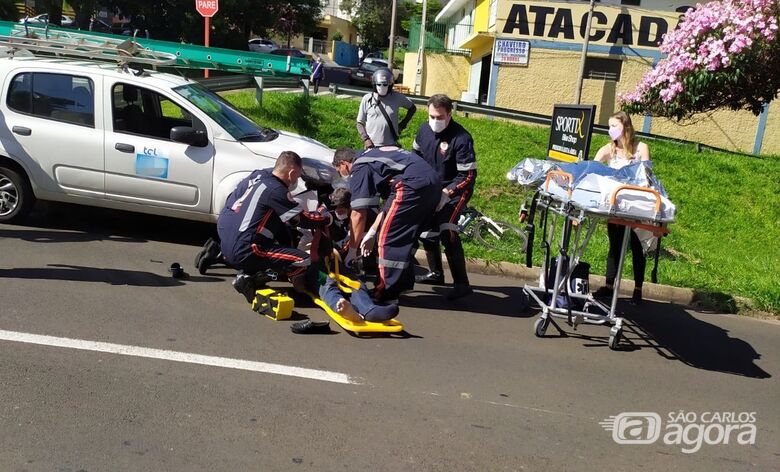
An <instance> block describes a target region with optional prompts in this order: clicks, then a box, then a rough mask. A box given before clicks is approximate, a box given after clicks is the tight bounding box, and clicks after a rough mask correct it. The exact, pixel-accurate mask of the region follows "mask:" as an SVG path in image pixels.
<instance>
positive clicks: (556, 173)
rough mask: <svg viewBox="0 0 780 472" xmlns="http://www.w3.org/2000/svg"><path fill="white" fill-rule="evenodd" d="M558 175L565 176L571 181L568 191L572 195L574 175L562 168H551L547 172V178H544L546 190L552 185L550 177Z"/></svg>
mask: <svg viewBox="0 0 780 472" xmlns="http://www.w3.org/2000/svg"><path fill="white" fill-rule="evenodd" d="M556 175H557V176H559V177H565V178H566V180H568V181H569V190H568V192H566V193H567V194H568V195H569V196H570V197H571V192H572V190H574V176H573V175H571V174H570V173H568V172H564V171H562V170H551V171H550V172H548V173H547V178H546V179H545V180H544V190H545V191H547V189H548V187H549V186H550V178H551V177H555V176H556Z"/></svg>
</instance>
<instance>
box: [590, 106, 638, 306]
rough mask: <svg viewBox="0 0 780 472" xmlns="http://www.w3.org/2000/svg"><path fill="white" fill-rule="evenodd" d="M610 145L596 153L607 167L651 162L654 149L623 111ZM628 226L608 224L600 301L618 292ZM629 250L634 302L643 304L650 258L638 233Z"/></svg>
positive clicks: (615, 118)
mask: <svg viewBox="0 0 780 472" xmlns="http://www.w3.org/2000/svg"><path fill="white" fill-rule="evenodd" d="M608 123H609V138H610V142H609V143H607V144H605V145H604V146H602V147H601V149H599V150H598V152H597V153H596V157H595V159H594V160H595V161H597V162H601V163H602V164H606V165H608V166H609V167H611V168H613V169H620V168H621V167H625V166H627V165H629V164H636V163H638V162H643V161H649V160H650V148H649V147H648V146H647V144H645V143H642V142H639V140H638V139H637V137H636V132H635V131H634V125H633V124H632V123H631V117H630V116H628V115H627V114H626V113H625V112H622V111H619V112H617V113H615V114H614V115H612V116H611V117H609V121H608ZM625 228H626V227H625V226H623V225H618V224H613V223H608V224H607V237H608V238H609V251H608V253H607V273H606V279H607V280H606V286H604V287H601V288H600V289H598V290H597V291H596V293H595V294H594V296H596V297H597V298H611V297H612V292H613V290H614V284H615V278H616V277H617V266H618V263H619V262H620V261H619V259H620V250H621V248H622V247H623V236H624V234H625ZM629 233H630V235H631V236H630V240H629V243H630V244H629V246H630V247H631V261H632V264H633V269H634V291H633V293H632V295H631V302H632V303H634V304H637V305H638V304H640V303H642V285H643V284H644V281H645V266H646V265H647V258H646V257H645V253H644V248H643V247H642V243H641V241H640V240H639V237H638V236H637V234H636V232H635V231H633V230H632V231H630V232H629Z"/></svg>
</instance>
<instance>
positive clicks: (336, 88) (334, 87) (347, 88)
mask: <svg viewBox="0 0 780 472" xmlns="http://www.w3.org/2000/svg"><path fill="white" fill-rule="evenodd" d="M291 80H293V79H290V78H284V79H282V78H278V79H277V78H273V77H271V78H269V77H265V78H264V79H263V86H264V87H275V86H279V85H268V82H271V83H272V84H273V83H275V82H279V83H282V82H284V81H286V83H287V84H288V85H286V86H287V87H299V86H300V85H301V84H300V79H295V80H297V81H298V84H292V83H291ZM198 81H199V82H200V83H202V84H203V85H204V86H206V87H207V88H208V89H210V90H213V91H215V92H221V91H226V90H236V89H241V88H252V87H254V86H255V82H254V79H253V78H252V76H248V75H237V76H224V77H213V78H209V79H198ZM274 81H275V82H274ZM282 86H284V85H282ZM328 89H329V90H330V92H331V93H333V94H334V95H352V96H356V97H362V96H363V95H365V94H366V93H368V92H370V91H371V89H368V88H363V87H355V86H354V85H344V84H330V85H329V86H328ZM407 97H408V98H409V99H410V100H411V101H412V103H414V104H415V105H422V106H425V105H426V104H427V103H428V98H429V97H425V96H422V95H407ZM453 102H454V109H455V110H458V111H462V112H464V113H474V114H479V115H484V116H490V117H498V118H505V119H509V120H515V121H522V122H525V123H534V124H538V125H544V126H551V125H552V116H550V115H542V114H539V113H530V112H521V111H517V110H512V109H509V108H499V107H491V106H487V105H480V104H477V103H469V102H463V101H459V100H453ZM593 131H594V132H597V133H599V134H604V135H606V134H608V131H609V127H607V126H603V125H593ZM636 135H637V136H639V137H641V138H645V139H650V140H654V141H667V142H671V143H677V144H682V145H690V146H694V147H696V150H697V151H699V152H700V151H702V150H703V149H707V150H711V151H720V152H728V153H736V154H741V155H745V156H751V155H752V154H748V153H742V152H738V151H732V150H729V149H723V148H719V147H715V146H709V145H706V144H702V143H699V142H696V141H688V140H685V139H677V138H671V137H669V136H661V135H658V134H652V133H643V132H640V131H637V132H636Z"/></svg>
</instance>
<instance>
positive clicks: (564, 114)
mask: <svg viewBox="0 0 780 472" xmlns="http://www.w3.org/2000/svg"><path fill="white" fill-rule="evenodd" d="M595 116H596V105H555V106H554V107H553V115H552V123H551V125H550V142H549V144H548V145H547V157H548V158H550V159H555V160H558V161H565V162H577V161H584V160H587V159H588V151H589V150H590V135H591V131H592V130H593V119H594V117H595Z"/></svg>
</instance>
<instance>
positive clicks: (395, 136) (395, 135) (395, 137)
mask: <svg viewBox="0 0 780 472" xmlns="http://www.w3.org/2000/svg"><path fill="white" fill-rule="evenodd" d="M390 93H392V91H391V92H390ZM388 95H389V93H388ZM376 101H377V106H378V107H379V112H380V113H382V116H384V117H385V121H386V122H387V126H388V127H389V128H390V133H392V135H393V140H394V141H395V142H396V144H398V132H397V131H396V130H395V126H393V122H392V121H390V117H389V116H388V115H387V111H386V110H385V107H384V105H382V100H381V99H380V98H379V95H378V94H377V96H376Z"/></svg>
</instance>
